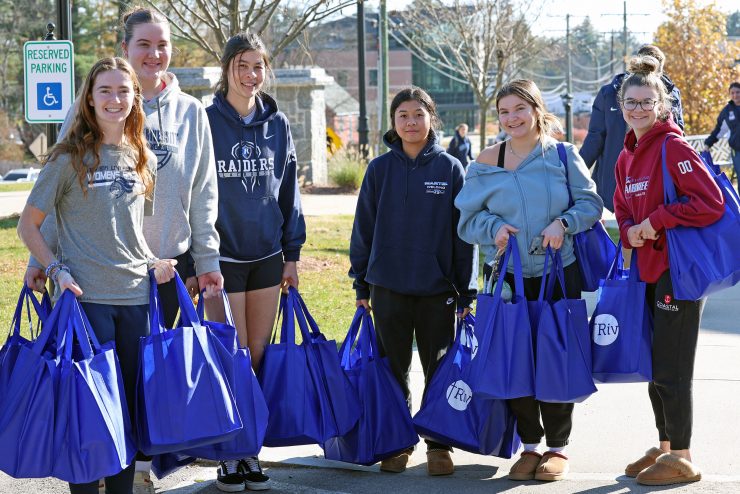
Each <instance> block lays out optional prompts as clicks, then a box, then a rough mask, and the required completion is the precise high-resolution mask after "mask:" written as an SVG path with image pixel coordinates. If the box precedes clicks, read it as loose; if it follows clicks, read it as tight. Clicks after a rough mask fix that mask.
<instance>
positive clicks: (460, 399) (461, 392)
mask: <svg viewBox="0 0 740 494" xmlns="http://www.w3.org/2000/svg"><path fill="white" fill-rule="evenodd" d="M472 398H473V391H472V390H471V389H470V386H468V385H467V384H465V381H455V382H454V383H452V384H450V386H449V387H448V388H447V403H449V404H450V406H451V407H452V408H454V409H455V410H459V411H461V412H462V411H463V410H465V409H466V408H468V403H470V400H471V399H472Z"/></svg>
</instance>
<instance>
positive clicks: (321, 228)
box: [0, 216, 618, 343]
mask: <svg viewBox="0 0 740 494" xmlns="http://www.w3.org/2000/svg"><path fill="white" fill-rule="evenodd" d="M17 224H18V220H17V219H6V220H0V331H1V330H2V329H4V328H9V327H10V323H11V319H12V317H13V311H14V310H15V304H16V301H17V297H18V292H19V290H20V287H21V286H22V283H23V273H24V272H25V269H26V262H27V259H28V253H27V251H26V249H25V247H24V246H23V245H22V243H21V241H20V240H19V239H18V236H17V235H16V232H15V229H16V225H17ZM306 230H307V232H308V234H307V241H306V245H304V247H303V250H302V252H301V262H300V263H298V275H299V278H300V286H299V289H300V292H301V295H302V296H303V298H304V300H305V301H306V305H307V306H308V308H309V310H310V311H311V315H312V316H313V317H314V319H316V322H317V323H318V324H319V327H320V328H321V331H322V332H323V333H324V334H325V335H326V337H327V339H335V340H337V342H341V341H342V340H343V339H344V336H345V334H346V331H347V328H348V326H349V323H350V322H351V321H352V316H353V315H354V310H355V293H354V290H352V280H351V279H350V278H349V277H348V276H347V272H348V271H349V238H350V234H351V232H352V216H321V217H318V216H308V217H306ZM609 233H610V235H611V236H612V237H613V238H615V240H617V238H616V236H617V235H618V233H617V231H616V230H615V229H609ZM481 283H482V280H480V279H479V286H480V285H481ZM22 328H23V330H24V334H25V335H26V337H27V336H28V324H24V325H23V326H22ZM4 341H5V337H4V335H3V334H0V343H3V342H4Z"/></svg>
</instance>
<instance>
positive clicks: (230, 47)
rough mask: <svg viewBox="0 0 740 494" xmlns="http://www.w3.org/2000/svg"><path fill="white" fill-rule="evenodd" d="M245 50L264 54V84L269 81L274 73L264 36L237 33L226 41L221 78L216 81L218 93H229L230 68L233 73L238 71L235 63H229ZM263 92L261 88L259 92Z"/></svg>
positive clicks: (221, 61) (222, 57) (222, 56)
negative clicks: (263, 39)
mask: <svg viewBox="0 0 740 494" xmlns="http://www.w3.org/2000/svg"><path fill="white" fill-rule="evenodd" d="M245 51H256V52H257V53H259V54H260V55H261V56H262V63H263V64H264V66H265V80H264V82H263V85H264V84H265V83H267V82H268V80H269V79H270V77H271V75H272V69H271V66H270V57H269V56H268V54H267V48H265V43H264V42H263V41H262V38H260V37H259V36H257V35H256V34H254V33H252V32H242V33H237V34H235V35H234V36H232V37H231V38H229V40H228V41H227V42H226V46H224V52H223V54H222V55H221V60H219V62H220V63H221V78H220V79H219V80H218V82H217V83H216V90H215V92H216V93H221V94H223V95H224V96H226V95H227V94H228V93H229V70H231V71H232V73H234V72H236V67H234V66H233V65H232V66H231V67H229V65H230V64H231V62H232V60H234V59H235V58H236V57H237V56H238V55H240V54H241V53H243V52H245ZM263 87H264V86H263ZM261 93H262V90H261V89H260V91H259V93H258V94H261Z"/></svg>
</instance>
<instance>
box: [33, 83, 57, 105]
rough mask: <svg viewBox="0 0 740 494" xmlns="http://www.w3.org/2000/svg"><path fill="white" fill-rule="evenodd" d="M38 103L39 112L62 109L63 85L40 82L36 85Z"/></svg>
mask: <svg viewBox="0 0 740 494" xmlns="http://www.w3.org/2000/svg"><path fill="white" fill-rule="evenodd" d="M36 101H37V104H38V109H39V110H61V109H62V83H61V82H39V83H37V84H36Z"/></svg>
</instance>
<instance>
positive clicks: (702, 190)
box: [614, 120, 724, 283]
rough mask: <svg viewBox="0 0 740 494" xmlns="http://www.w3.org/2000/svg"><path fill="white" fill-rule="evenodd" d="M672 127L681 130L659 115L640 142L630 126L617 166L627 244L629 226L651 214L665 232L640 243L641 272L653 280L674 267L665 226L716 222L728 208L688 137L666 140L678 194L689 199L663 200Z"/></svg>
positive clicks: (617, 197) (617, 205)
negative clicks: (664, 157)
mask: <svg viewBox="0 0 740 494" xmlns="http://www.w3.org/2000/svg"><path fill="white" fill-rule="evenodd" d="M668 133H673V134H678V135H681V129H680V128H679V127H678V126H677V125H676V124H675V123H673V122H672V121H671V120H668V121H667V122H660V121H659V122H657V123H656V124H655V125H654V126H653V128H652V129H650V130H649V131H648V132H647V133H646V134H645V135H644V136H642V137H641V138H640V141H639V143H638V142H637V137H636V136H635V132H634V131H633V130H630V131H629V132H628V133H627V135H626V136H625V138H624V149H622V152H621V153H620V155H619V159H617V165H616V168H615V175H616V178H617V189H616V191H615V192H614V212H615V215H616V217H617V222H618V223H619V235H620V237H621V238H622V244H623V245H625V247H627V246H629V245H630V243H629V240H628V238H627V230H628V229H629V228H630V227H631V226H632V225H638V224H640V223H641V222H642V221H643V220H644V219H645V218H648V217H649V218H650V224H651V225H652V226H653V228H654V229H655V231H656V232H658V234H659V235H660V237H659V238H658V240H654V241H653V240H646V241H645V245H644V246H643V247H639V248H638V257H637V264H638V267H639V268H640V278H642V280H643V281H645V282H648V283H655V282H657V281H658V279H659V278H660V276H661V275H662V274H663V273H664V272H665V271H666V270H667V269H668V268H669V263H668V249H667V246H666V236H665V229H666V228H673V227H676V226H679V225H683V226H699V227H700V226H707V225H711V224H712V223H714V222H715V221H717V220H719V219H720V218H721V217H722V214H723V213H724V198H723V196H722V193H721V192H720V189H719V187H718V186H717V184H716V183H715V181H714V179H713V178H712V176H711V175H710V174H709V172H708V171H707V169H706V167H705V166H704V165H703V164H702V162H701V158H699V155H698V154H697V153H696V151H694V149H693V148H692V147H691V146H690V145H689V143H688V142H686V141H685V140H684V139H683V138H680V137H675V136H674V137H671V138H670V139H669V140H668V143H667V144H666V166H667V168H668V172H669V173H670V174H671V178H672V179H673V183H674V185H675V186H676V195H677V196H678V197H681V196H684V197H686V198H688V201H686V202H682V203H678V204H671V205H669V206H666V205H664V200H663V169H662V165H661V163H662V161H661V148H662V146H663V141H664V140H665V138H666V137H667V134H668Z"/></svg>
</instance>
